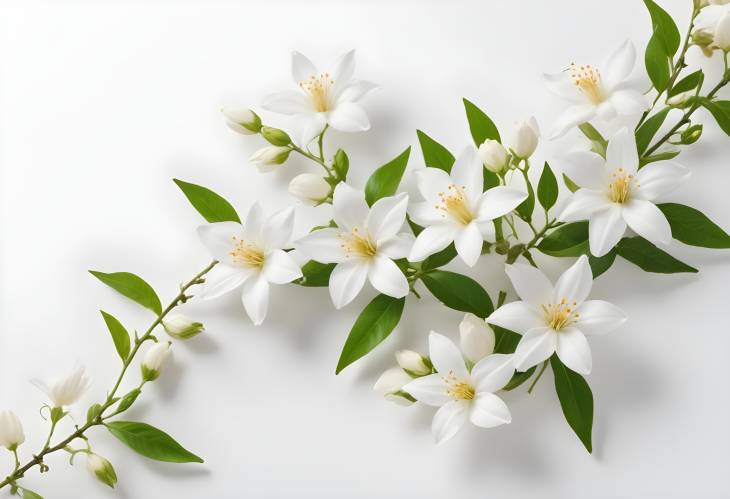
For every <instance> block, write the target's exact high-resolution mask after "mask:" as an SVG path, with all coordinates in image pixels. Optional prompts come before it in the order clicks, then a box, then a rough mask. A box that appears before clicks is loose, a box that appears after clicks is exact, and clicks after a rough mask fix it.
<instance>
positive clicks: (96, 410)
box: [86, 404, 101, 423]
mask: <svg viewBox="0 0 730 499" xmlns="http://www.w3.org/2000/svg"><path fill="white" fill-rule="evenodd" d="M99 414H101V404H94V405H92V406H91V407H89V410H88V411H86V422H87V423H91V422H92V421H93V420H94V419H96V417H97V416H98V415H99Z"/></svg>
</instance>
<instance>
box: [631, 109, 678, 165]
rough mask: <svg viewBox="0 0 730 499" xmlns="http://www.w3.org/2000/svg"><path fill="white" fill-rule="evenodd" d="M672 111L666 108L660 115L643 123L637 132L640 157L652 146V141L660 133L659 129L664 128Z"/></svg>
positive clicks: (637, 146) (655, 115)
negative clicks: (663, 124)
mask: <svg viewBox="0 0 730 499" xmlns="http://www.w3.org/2000/svg"><path fill="white" fill-rule="evenodd" d="M670 109H671V108H669V107H665V108H664V109H662V110H661V111H659V112H658V113H656V114H654V115H653V116H652V117H651V118H649V119H648V120H646V121H645V122H644V123H642V125H641V126H640V127H639V129H638V130H637V131H636V148H637V149H638V150H639V154H640V155H641V154H644V151H646V149H647V148H648V147H649V144H651V139H653V138H654V135H656V133H657V132H658V131H659V128H660V127H661V126H662V123H664V120H665V119H666V117H667V114H668V113H669V110H670Z"/></svg>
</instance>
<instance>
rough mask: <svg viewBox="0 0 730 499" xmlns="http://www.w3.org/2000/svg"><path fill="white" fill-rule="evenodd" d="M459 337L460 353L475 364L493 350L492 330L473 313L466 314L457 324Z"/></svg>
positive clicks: (493, 338)
mask: <svg viewBox="0 0 730 499" xmlns="http://www.w3.org/2000/svg"><path fill="white" fill-rule="evenodd" d="M459 335H460V337H461V353H463V354H464V357H466V358H467V360H469V361H470V362H472V363H474V364H476V363H477V362H479V361H480V360H482V359H483V358H484V357H486V356H487V355H491V354H492V352H494V344H495V337H494V331H493V330H492V328H491V327H489V325H488V324H487V323H486V321H485V320H484V319H480V318H479V317H477V316H476V315H474V314H466V315H465V316H464V319H463V320H462V321H461V324H459Z"/></svg>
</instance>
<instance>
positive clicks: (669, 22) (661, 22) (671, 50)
mask: <svg viewBox="0 0 730 499" xmlns="http://www.w3.org/2000/svg"><path fill="white" fill-rule="evenodd" d="M644 5H646V8H647V9H648V10H649V15H650V16H651V24H652V27H653V31H654V33H655V34H657V37H658V39H659V40H660V42H661V47H662V49H663V52H664V54H666V56H667V57H669V58H671V57H672V56H673V55H674V54H676V53H677V50H679V43H680V38H681V37H680V34H679V29H678V28H677V25H676V24H675V23H674V20H673V19H672V16H670V15H669V14H668V13H667V12H666V11H665V10H664V9H662V8H661V7H659V5H657V4H656V2H654V1H653V0H644Z"/></svg>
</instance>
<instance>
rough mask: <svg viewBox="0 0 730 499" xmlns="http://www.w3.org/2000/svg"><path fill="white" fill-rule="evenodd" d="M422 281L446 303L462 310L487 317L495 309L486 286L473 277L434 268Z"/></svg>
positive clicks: (450, 306)
mask: <svg viewBox="0 0 730 499" xmlns="http://www.w3.org/2000/svg"><path fill="white" fill-rule="evenodd" d="M421 281H423V284H424V285H425V286H426V288H428V290H429V291H430V292H431V294H432V295H433V296H435V297H436V298H437V299H438V300H440V301H441V302H442V303H443V304H444V305H446V306H447V307H449V308H451V309H453V310H459V311H461V312H471V313H472V314H474V315H476V316H477V317H481V318H485V317H487V316H488V315H489V314H491V313H492V312H493V311H494V305H493V304H492V300H491V299H490V298H489V295H488V294H487V292H486V291H484V288H482V287H481V286H480V285H479V283H477V282H476V281H475V280H474V279H472V278H471V277H467V276H465V275H462V274H457V273H456V272H449V271H446V270H432V271H430V272H427V273H426V274H424V275H423V276H421Z"/></svg>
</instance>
